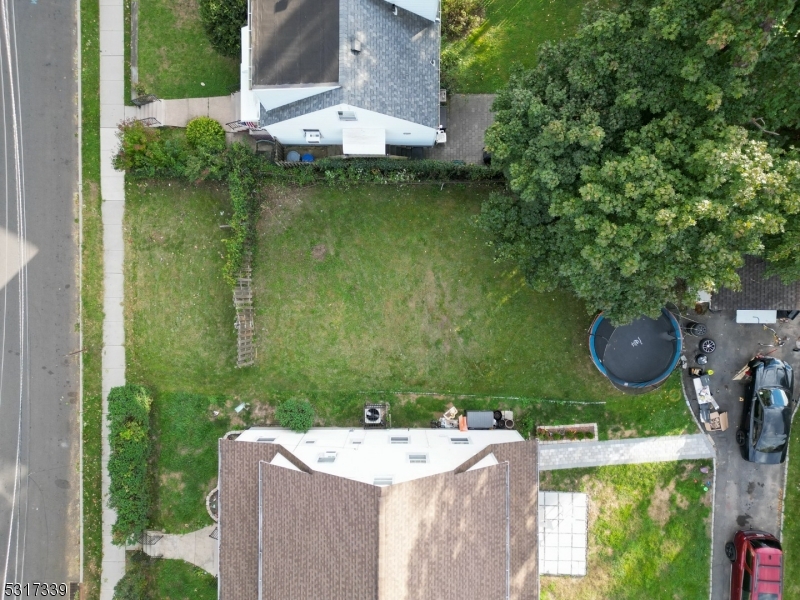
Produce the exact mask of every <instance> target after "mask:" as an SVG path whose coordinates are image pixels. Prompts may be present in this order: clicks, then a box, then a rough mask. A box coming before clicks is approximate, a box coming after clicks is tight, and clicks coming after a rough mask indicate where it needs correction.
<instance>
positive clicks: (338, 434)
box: [237, 427, 522, 485]
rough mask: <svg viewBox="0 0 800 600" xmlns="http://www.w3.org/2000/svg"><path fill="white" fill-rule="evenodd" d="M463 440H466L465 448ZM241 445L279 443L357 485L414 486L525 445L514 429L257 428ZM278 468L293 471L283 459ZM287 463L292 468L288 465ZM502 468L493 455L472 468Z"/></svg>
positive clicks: (311, 465)
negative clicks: (500, 449) (495, 450)
mask: <svg viewBox="0 0 800 600" xmlns="http://www.w3.org/2000/svg"><path fill="white" fill-rule="evenodd" d="M464 440H467V441H466V443H465V442H464ZM237 441H243V442H258V441H261V442H263V443H267V444H269V443H273V444H280V445H281V446H283V447H284V448H286V449H287V450H289V451H290V452H291V453H292V454H294V455H295V456H296V457H297V458H298V459H300V460H301V461H302V462H303V463H305V464H306V465H308V467H309V468H310V469H313V470H314V471H319V472H322V473H329V474H331V475H337V476H339V477H344V478H346V479H352V480H353V481H361V482H363V483H369V484H370V485H375V481H376V479H377V480H380V481H381V484H382V485H386V484H385V483H384V482H385V481H386V480H387V479H388V478H391V482H392V484H396V483H402V482H404V481H412V480H414V479H419V478H421V477H427V476H429V475H438V474H439V473H445V472H448V471H452V470H453V469H455V468H456V467H458V466H459V465H461V464H463V463H464V462H466V461H467V460H469V459H470V458H472V457H473V456H475V455H476V454H477V453H479V452H480V451H481V450H483V449H484V448H485V447H486V446H489V445H490V444H503V443H510V442H520V441H522V436H521V435H520V434H519V433H518V432H517V431H513V430H503V429H493V430H485V431H484V430H480V431H479V430H470V431H459V430H457V429H346V428H338V427H331V428H316V429H311V430H310V431H309V432H308V433H295V432H293V431H290V430H288V429H281V428H277V427H254V428H251V429H248V430H247V431H245V432H243V433H242V434H241V435H240V436H239V437H238V438H237ZM273 463H274V464H278V465H280V466H285V467H287V468H294V466H293V465H291V466H289V465H290V464H291V463H289V461H285V462H284V460H278V459H276V460H274V461H273ZM287 463H288V464H287ZM495 464H497V459H496V458H495V457H494V455H493V454H489V455H487V456H486V457H484V458H483V459H481V460H480V461H478V463H476V464H475V465H473V467H472V468H473V469H477V468H482V467H487V466H490V465H495Z"/></svg>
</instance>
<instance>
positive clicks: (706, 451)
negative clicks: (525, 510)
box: [539, 433, 714, 471]
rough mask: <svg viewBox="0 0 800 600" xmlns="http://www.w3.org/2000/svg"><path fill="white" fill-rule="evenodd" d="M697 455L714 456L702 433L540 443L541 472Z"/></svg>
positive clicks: (689, 458) (690, 457)
mask: <svg viewBox="0 0 800 600" xmlns="http://www.w3.org/2000/svg"><path fill="white" fill-rule="evenodd" d="M698 458H714V448H713V447H712V446H711V444H710V443H709V442H708V440H707V439H706V436H705V435H703V434H702V433H697V434H694V435H670V436H662V437H651V438H629V439H623V440H608V441H605V442H568V443H544V444H540V445H539V470H540V471H554V470H556V469H578V468H581V467H602V466H607V465H629V464H636V463H648V462H666V461H671V460H692V459H698Z"/></svg>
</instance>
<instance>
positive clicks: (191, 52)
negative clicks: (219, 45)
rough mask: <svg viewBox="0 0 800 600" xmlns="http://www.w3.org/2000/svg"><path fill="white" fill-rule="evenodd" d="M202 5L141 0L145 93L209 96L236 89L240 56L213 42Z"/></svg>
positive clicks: (141, 60)
mask: <svg viewBox="0 0 800 600" xmlns="http://www.w3.org/2000/svg"><path fill="white" fill-rule="evenodd" d="M198 10H199V9H198V6H197V0H140V2H139V83H140V84H142V85H143V86H144V89H145V92H146V93H148V94H155V95H157V96H158V97H159V98H205V97H206V96H226V95H228V94H230V93H232V92H234V91H235V90H236V87H237V86H238V84H239V59H238V58H228V57H225V56H221V55H220V54H219V53H217V52H216V51H215V50H214V49H213V48H212V47H211V44H209V42H208V38H207V37H206V34H205V32H204V31H203V26H202V24H201V23H200V16H199V12H198ZM203 84H205V85H203Z"/></svg>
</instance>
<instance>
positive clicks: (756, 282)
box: [711, 256, 800, 310]
mask: <svg viewBox="0 0 800 600" xmlns="http://www.w3.org/2000/svg"><path fill="white" fill-rule="evenodd" d="M766 270H767V263H766V261H765V260H764V259H763V258H759V257H757V256H745V259H744V266H743V267H742V268H740V269H738V270H737V273H738V274H739V278H740V279H741V281H742V289H741V291H739V292H735V291H733V290H729V289H726V288H722V289H721V290H720V291H719V292H718V293H716V294H714V295H713V296H712V298H711V308H713V309H715V310H797V309H800V282H795V283H791V284H789V285H784V284H783V283H781V280H780V278H779V277H777V276H775V275H773V276H772V277H768V278H765V277H764V274H765V273H766Z"/></svg>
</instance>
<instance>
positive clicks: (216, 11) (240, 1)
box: [200, 0, 247, 57]
mask: <svg viewBox="0 0 800 600" xmlns="http://www.w3.org/2000/svg"><path fill="white" fill-rule="evenodd" d="M200 20H201V21H202V22H203V29H205V31H206V35H207V36H208V40H209V41H210V42H211V45H212V46H213V47H214V49H215V50H216V51H217V52H219V53H220V54H222V55H224V56H232V57H239V56H240V54H241V47H242V43H241V42H242V27H244V26H245V25H246V24H247V0H200Z"/></svg>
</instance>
